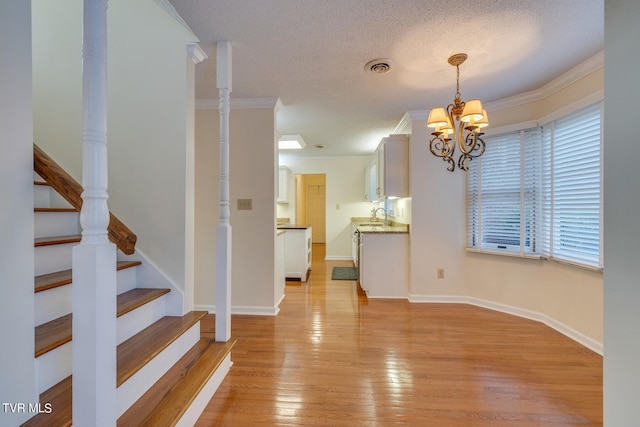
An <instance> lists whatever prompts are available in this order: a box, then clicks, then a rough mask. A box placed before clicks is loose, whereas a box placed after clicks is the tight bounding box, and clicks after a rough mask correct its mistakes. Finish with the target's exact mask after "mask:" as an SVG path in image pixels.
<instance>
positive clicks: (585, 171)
mask: <svg viewBox="0 0 640 427" xmlns="http://www.w3.org/2000/svg"><path fill="white" fill-rule="evenodd" d="M601 105H602V103H601V102H599V103H597V104H594V105H591V106H589V107H586V108H583V109H581V110H579V111H576V112H574V113H572V114H569V115H567V116H564V117H561V118H559V119H556V120H554V121H551V122H549V123H545V124H544V126H541V127H536V128H529V129H524V130H520V131H516V132H510V133H504V134H501V135H497V136H492V137H487V138H485V142H486V145H487V150H486V151H485V153H484V154H483V155H482V157H480V158H479V159H476V160H474V161H473V162H471V164H470V168H469V171H468V174H467V235H468V242H467V245H468V247H469V248H471V249H473V250H477V251H486V252H498V253H505V254H516V255H519V256H538V255H541V256H544V257H549V258H553V259H557V260H560V261H564V262H569V263H575V264H578V265H581V266H588V267H595V268H601V267H602V260H601V252H602V251H601V241H602V239H601V228H602V227H601V212H602V206H601V200H602V197H601V188H602V185H601V176H602V174H601V160H600V159H601V145H602V144H601V140H602V136H601V116H602V111H601Z"/></svg>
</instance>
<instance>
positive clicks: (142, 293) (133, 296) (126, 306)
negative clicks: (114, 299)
mask: <svg viewBox="0 0 640 427" xmlns="http://www.w3.org/2000/svg"><path fill="white" fill-rule="evenodd" d="M169 291H170V289H158V288H135V289H131V290H130V291H127V292H123V293H121V294H120V295H118V303H117V306H118V315H117V316H118V317H120V316H122V315H124V314H127V313H129V312H130V311H133V310H135V309H136V308H138V307H140V306H142V305H144V304H146V303H148V302H150V301H153V300H154V299H156V298H159V297H161V296H162V295H164V294H166V293H168V292H169Z"/></svg>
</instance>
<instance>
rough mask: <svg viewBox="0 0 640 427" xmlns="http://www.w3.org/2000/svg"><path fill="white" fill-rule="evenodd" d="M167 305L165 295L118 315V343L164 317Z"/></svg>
mask: <svg viewBox="0 0 640 427" xmlns="http://www.w3.org/2000/svg"><path fill="white" fill-rule="evenodd" d="M166 306H167V301H166V297H165V295H163V296H161V297H159V298H156V299H154V300H153V301H149V302H148V303H146V304H145V305H143V306H141V307H138V308H136V309H135V310H133V311H130V312H129V313H127V314H123V315H122V316H120V317H118V332H117V340H118V344H121V343H122V342H123V341H126V340H127V339H129V338H131V337H132V336H134V335H135V334H137V333H138V332H140V331H141V330H143V329H144V328H146V327H147V326H150V325H151V324H152V323H155V322H157V321H158V320H160V319H161V318H162V317H164V313H165V311H166Z"/></svg>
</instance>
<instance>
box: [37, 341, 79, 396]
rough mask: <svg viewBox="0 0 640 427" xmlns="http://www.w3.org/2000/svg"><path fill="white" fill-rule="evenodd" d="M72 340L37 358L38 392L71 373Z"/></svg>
mask: <svg viewBox="0 0 640 427" xmlns="http://www.w3.org/2000/svg"><path fill="white" fill-rule="evenodd" d="M71 349H72V347H71V342H68V343H66V344H64V345H61V346H60V347H58V348H56V349H54V350H51V351H50V352H48V353H45V354H43V355H42V356H40V357H38V358H36V387H37V392H38V394H40V393H42V392H43V391H45V390H47V389H48V388H50V387H52V386H53V385H55V384H57V383H59V382H60V381H62V380H63V379H65V378H67V377H68V376H69V375H71V359H72V357H71Z"/></svg>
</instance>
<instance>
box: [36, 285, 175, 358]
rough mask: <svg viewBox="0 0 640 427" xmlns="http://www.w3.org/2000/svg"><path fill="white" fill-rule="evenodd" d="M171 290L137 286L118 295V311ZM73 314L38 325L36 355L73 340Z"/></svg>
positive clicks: (120, 313)
mask: <svg viewBox="0 0 640 427" xmlns="http://www.w3.org/2000/svg"><path fill="white" fill-rule="evenodd" d="M167 292H169V289H142V288H136V289H132V290H130V291H128V292H124V293H123V294H120V295H118V302H117V313H116V316H117V317H120V316H122V315H123V314H125V313H128V312H130V311H132V310H134V309H136V308H138V307H140V306H142V305H144V304H146V303H147V302H149V301H152V300H154V299H156V298H158V297H160V296H162V295H164V294H166V293H167ZM72 319H73V314H67V315H65V316H62V317H59V318H57V319H53V320H51V321H49V322H46V323H43V324H42V325H38V326H36V331H35V357H40V356H42V355H43V354H45V353H47V352H49V351H51V350H54V349H56V348H58V347H60V346H61V345H64V344H66V343H68V342H69V341H71V339H72V334H73V322H72Z"/></svg>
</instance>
